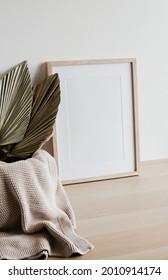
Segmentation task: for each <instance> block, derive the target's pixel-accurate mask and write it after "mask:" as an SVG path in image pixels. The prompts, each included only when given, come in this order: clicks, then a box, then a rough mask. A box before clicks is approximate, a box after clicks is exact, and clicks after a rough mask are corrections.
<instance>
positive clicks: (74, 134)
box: [47, 58, 139, 185]
mask: <svg viewBox="0 0 168 280" xmlns="http://www.w3.org/2000/svg"><path fill="white" fill-rule="evenodd" d="M47 72H48V75H52V74H54V73H58V75H59V78H60V87H61V104H60V107H59V112H58V116H57V120H56V127H55V134H54V136H53V138H52V143H53V155H54V157H55V159H56V161H57V165H58V170H59V175H60V178H61V180H62V183H63V184H64V185H66V184H74V183H81V182H89V181H97V180H105V179H111V178H119V177H126V176H135V175H138V174H139V141H138V112H137V108H138V105H137V74H136V59H135V58H126V59H99V60H76V61H49V62H47Z"/></svg>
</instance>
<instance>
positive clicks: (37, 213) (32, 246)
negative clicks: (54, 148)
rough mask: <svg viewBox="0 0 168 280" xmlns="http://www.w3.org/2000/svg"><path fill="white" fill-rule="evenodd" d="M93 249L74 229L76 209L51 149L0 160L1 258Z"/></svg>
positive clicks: (53, 254)
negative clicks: (50, 152) (24, 157)
mask: <svg viewBox="0 0 168 280" xmlns="http://www.w3.org/2000/svg"><path fill="white" fill-rule="evenodd" d="M92 248H93V246H92V245H91V244H90V243H89V242H88V241H87V240H86V239H84V238H82V237H80V236H78V235H77V234H76V232H75V216H74V212H73V209H72V207H71V205H70V202H69V200H68V197H67V195H66V193H65V191H64V188H63V186H62V184H61V182H60V180H59V177H58V175H57V167H56V163H55V160H54V158H53V157H52V156H51V155H50V154H49V153H47V152H46V151H44V150H38V151H37V152H35V153H34V155H33V156H32V157H31V158H29V159H26V160H20V161H17V162H14V163H5V162H0V259H47V258H48V256H57V257H58V256H59V257H70V256H71V255H73V254H74V253H78V254H81V255H83V254H86V253H87V252H89V251H90V250H91V249H92Z"/></svg>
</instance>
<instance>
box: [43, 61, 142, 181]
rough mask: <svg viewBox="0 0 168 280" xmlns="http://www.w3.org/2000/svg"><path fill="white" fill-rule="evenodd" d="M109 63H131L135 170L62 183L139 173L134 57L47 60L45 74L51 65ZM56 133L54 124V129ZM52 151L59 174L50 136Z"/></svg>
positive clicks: (49, 71)
mask: <svg viewBox="0 0 168 280" xmlns="http://www.w3.org/2000/svg"><path fill="white" fill-rule="evenodd" d="M111 63H130V64H131V72H132V108H133V121H134V123H133V126H134V153H135V170H134V171H133V172H127V173H118V174H111V175H110V174H109V175H106V176H97V177H89V178H80V179H73V180H65V181H64V180H62V184H63V185H71V184H78V183H85V182H92V181H101V180H109V179H116V178H123V177H130V176H137V175H139V165H140V157H139V128H138V93H137V89H138V87H137V64H136V58H115V59H92V60H68V61H47V62H46V65H47V75H48V76H50V75H52V74H53V73H52V67H53V66H68V65H69V66H72V65H87V64H90V65H91V64H111ZM54 134H56V125H55V131H54ZM52 152H53V156H54V158H55V160H56V162H57V168H58V174H59V162H58V145H57V141H56V137H54V136H53V137H52Z"/></svg>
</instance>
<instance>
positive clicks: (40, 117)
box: [11, 74, 60, 158]
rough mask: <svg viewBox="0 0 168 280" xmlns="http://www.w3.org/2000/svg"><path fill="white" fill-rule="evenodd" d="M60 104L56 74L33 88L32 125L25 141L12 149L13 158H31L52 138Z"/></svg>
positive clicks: (30, 124)
mask: <svg viewBox="0 0 168 280" xmlns="http://www.w3.org/2000/svg"><path fill="white" fill-rule="evenodd" d="M59 103H60V85H59V78H58V74H54V75H51V76H49V77H48V78H47V79H45V81H44V82H43V83H41V84H38V85H37V86H35V87H34V88H33V106H32V113H31V118H30V123H29V126H28V129H27V131H26V134H25V137H24V139H23V140H22V141H21V142H20V143H17V144H16V145H14V146H13V147H12V149H11V155H12V156H14V157H17V158H18V157H19V158H27V157H30V156H31V155H32V154H33V153H34V152H35V151H36V150H37V149H38V148H40V147H41V146H42V145H43V144H44V143H45V142H46V141H47V140H48V138H49V137H51V136H52V133H53V124H54V122H55V118H56V115H57V112H58V106H59Z"/></svg>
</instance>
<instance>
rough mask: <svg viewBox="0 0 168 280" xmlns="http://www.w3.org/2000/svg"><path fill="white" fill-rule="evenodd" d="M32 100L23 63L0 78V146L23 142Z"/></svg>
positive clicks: (25, 65) (26, 71) (25, 66)
mask: <svg viewBox="0 0 168 280" xmlns="http://www.w3.org/2000/svg"><path fill="white" fill-rule="evenodd" d="M32 100H33V93H32V86H31V78H30V74H29V70H28V66H27V62H26V61H24V62H22V63H20V64H18V65H17V66H15V67H14V68H12V69H11V70H10V71H8V72H7V73H6V74H5V75H3V76H2V77H0V146H4V145H9V144H14V143H18V142H20V141H22V140H23V138H24V135H25V132H26V130H27V127H28V124H29V120H30V114H31V107H32Z"/></svg>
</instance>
